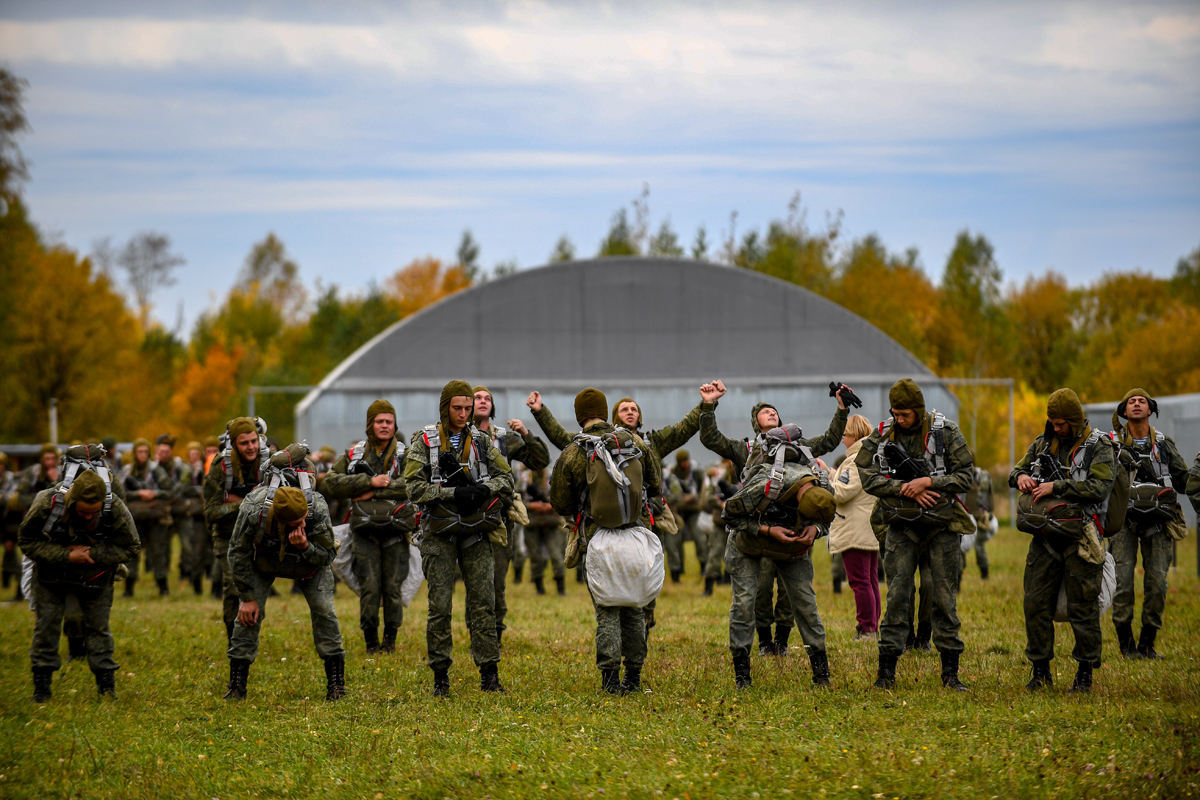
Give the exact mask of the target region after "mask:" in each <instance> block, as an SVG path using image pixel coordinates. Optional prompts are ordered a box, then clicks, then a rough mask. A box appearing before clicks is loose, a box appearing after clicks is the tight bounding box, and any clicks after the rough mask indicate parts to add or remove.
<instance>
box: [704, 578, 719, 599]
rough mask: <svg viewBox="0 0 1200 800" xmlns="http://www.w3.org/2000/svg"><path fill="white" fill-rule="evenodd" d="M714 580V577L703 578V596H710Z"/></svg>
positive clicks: (715, 580)
mask: <svg viewBox="0 0 1200 800" xmlns="http://www.w3.org/2000/svg"><path fill="white" fill-rule="evenodd" d="M716 582H717V579H716V578H705V579H704V596H705V597H712V590H713V585H714V584H715V583H716Z"/></svg>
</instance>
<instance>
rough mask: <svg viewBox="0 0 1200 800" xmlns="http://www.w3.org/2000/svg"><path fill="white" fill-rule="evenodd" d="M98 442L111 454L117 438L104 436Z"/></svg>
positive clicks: (114, 450)
mask: <svg viewBox="0 0 1200 800" xmlns="http://www.w3.org/2000/svg"><path fill="white" fill-rule="evenodd" d="M100 444H101V445H103V446H104V449H105V450H106V451H107V452H108V453H109V455H112V454H113V453H114V452H116V449H117V439H116V437H115V436H105V437H104V438H103V439H101V440H100Z"/></svg>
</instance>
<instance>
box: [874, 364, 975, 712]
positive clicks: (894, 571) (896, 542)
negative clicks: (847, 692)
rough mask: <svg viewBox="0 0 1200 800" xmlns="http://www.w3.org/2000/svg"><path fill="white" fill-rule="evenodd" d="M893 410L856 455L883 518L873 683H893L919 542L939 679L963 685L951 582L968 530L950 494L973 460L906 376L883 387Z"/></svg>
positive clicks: (961, 488)
mask: <svg viewBox="0 0 1200 800" xmlns="http://www.w3.org/2000/svg"><path fill="white" fill-rule="evenodd" d="M888 400H889V402H890V404H891V410H892V417H891V419H889V420H888V421H887V422H884V423H882V424H881V425H880V426H879V428H878V429H877V430H875V431H872V433H871V435H870V436H868V437H867V438H866V439H865V440H864V442H863V446H862V449H860V450H859V451H858V455H857V456H856V461H855V463H856V464H857V465H858V473H859V476H860V477H861V478H862V484H863V489H864V490H865V491H866V492H867V493H868V494H871V495H874V496H875V497H877V498H879V502H878V503H877V508H878V509H879V513H880V514H881V516H882V519H883V521H884V522H885V523H887V525H888V531H887V538H886V541H885V544H884V548H885V552H884V564H885V569H886V570H887V575H888V591H887V606H886V609H885V611H884V615H883V623H882V625H881V626H880V636H879V672H878V676H877V679H876V681H875V686H876V687H877V688H880V689H890V688H892V687H893V686H895V683H896V662H897V660H899V658H900V656H901V655H902V654H903V653H904V644H905V639H906V638H907V635H908V632H909V630H910V629H911V625H912V623H911V619H912V610H911V609H912V602H913V581H914V577H915V575H916V572H917V569H918V561H919V558H920V552H921V547H922V545H924V546H925V547H927V548H928V552H929V573H930V577H931V579H932V580H931V581H930V583H931V586H930V590H931V594H932V595H933V604H932V605H933V608H932V618H933V619H932V621H933V625H932V627H933V643H934V644H936V645H937V649H938V653H939V654H940V655H941V661H942V686H944V687H946V688H948V689H953V690H954V691H959V692H965V691H967V687H966V686H964V685H963V683H962V681H960V680H959V679H958V661H959V656H960V655H961V654H962V651H963V642H962V639H960V638H959V635H958V631H959V627H960V623H959V620H958V610H957V607H956V603H955V595H954V586H955V583H956V582H957V574H958V571H959V558H960V548H959V542H960V538H961V536H962V534H964V533H968V532H969V531H970V530H971V527H972V526H971V521H970V520H969V519H967V512H966V510H965V509H964V508H963V507H962V505H961V504H960V503H958V502H957V500H956V498H955V495H956V494H958V493H961V492H966V491H967V490H968V489H970V488H971V481H972V479H973V476H974V472H973V468H974V466H975V461H974V458H973V456H972V455H971V450H970V448H968V447H967V443H966V441H965V440H964V439H963V436H962V433H961V432H960V431H959V429H958V426H957V425H955V424H954V423H953V422H951V421H950V420H948V419H946V418H945V416H943V415H942V414H939V413H937V412H936V411H933V412H926V410H925V397H924V395H923V394H922V393H921V389H920V388H919V387H918V386H917V384H916V383H915V382H914V381H913V380H911V379H910V378H903V379H901V380H899V381H896V383H895V384H893V385H892V388H891V390H890V391H889V392H888Z"/></svg>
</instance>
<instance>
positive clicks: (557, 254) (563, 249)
mask: <svg viewBox="0 0 1200 800" xmlns="http://www.w3.org/2000/svg"><path fill="white" fill-rule="evenodd" d="M574 260H575V244H574V242H572V241H571V238H570V237H569V236H567V235H566V234H565V233H564V234H563V235H562V236H560V237H558V241H557V242H555V243H554V250H553V251H551V253H550V261H551V262H558V261H574Z"/></svg>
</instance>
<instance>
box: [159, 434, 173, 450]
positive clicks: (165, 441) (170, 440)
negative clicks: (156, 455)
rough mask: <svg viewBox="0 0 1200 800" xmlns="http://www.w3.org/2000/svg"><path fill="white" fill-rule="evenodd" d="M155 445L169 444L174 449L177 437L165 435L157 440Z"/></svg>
mask: <svg viewBox="0 0 1200 800" xmlns="http://www.w3.org/2000/svg"><path fill="white" fill-rule="evenodd" d="M154 443H155V444H169V445H170V446H171V447H174V446H175V437H174V436H172V435H171V434H169V433H164V434H163V435H161V436H159V437H158V438H157V439H155V440H154Z"/></svg>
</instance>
